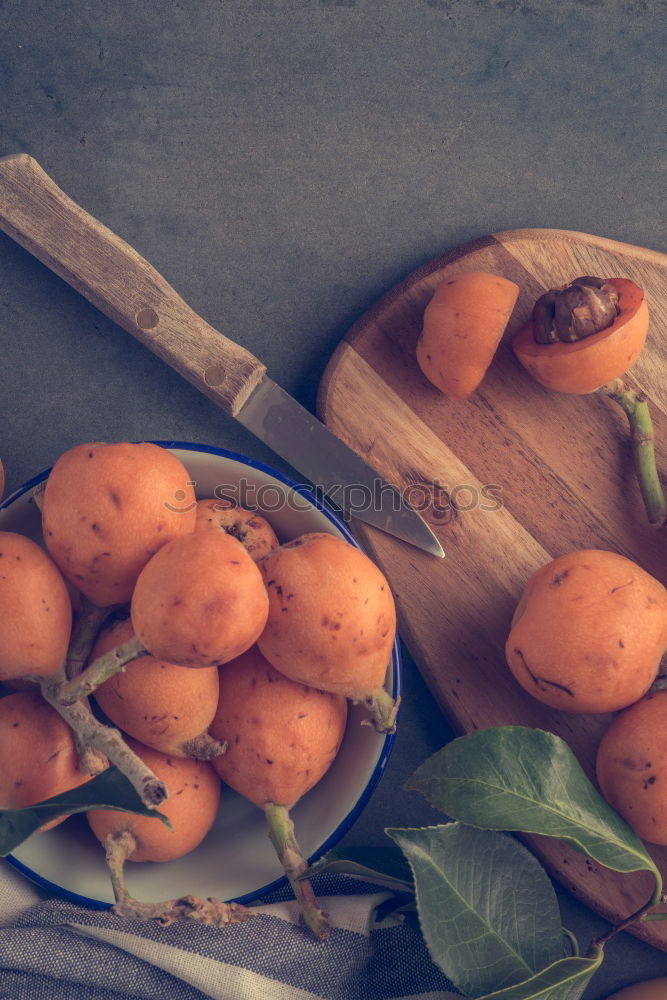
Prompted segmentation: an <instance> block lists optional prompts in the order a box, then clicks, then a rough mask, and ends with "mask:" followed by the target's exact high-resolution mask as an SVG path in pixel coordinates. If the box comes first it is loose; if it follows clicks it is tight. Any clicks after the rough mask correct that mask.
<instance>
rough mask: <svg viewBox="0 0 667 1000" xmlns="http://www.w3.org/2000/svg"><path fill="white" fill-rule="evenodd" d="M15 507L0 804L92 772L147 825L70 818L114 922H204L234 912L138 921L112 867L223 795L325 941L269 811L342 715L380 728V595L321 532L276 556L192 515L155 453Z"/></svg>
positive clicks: (99, 467)
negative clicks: (117, 789) (121, 792)
mask: <svg viewBox="0 0 667 1000" xmlns="http://www.w3.org/2000/svg"><path fill="white" fill-rule="evenodd" d="M175 496H177V497H179V498H182V501H181V502H179V503H178V505H173V504H172V503H171V502H170V501H171V500H172V498H173V497H175ZM35 499H36V501H38V506H39V508H40V510H41V524H42V538H43V546H42V545H40V544H38V543H37V542H35V541H33V540H32V539H31V538H29V537H27V536H25V535H23V534H20V533H16V532H12V531H0V617H1V618H2V623H3V627H2V630H1V632H0V681H1V682H2V684H3V685H4V686H5V688H6V689H8V690H9V693H6V694H5V695H4V697H2V698H0V760H2V762H3V767H2V769H1V772H0V773H1V777H0V806H2V807H3V808H8V809H19V808H23V807H25V806H29V805H32V804H34V803H37V802H42V801H44V800H45V799H48V798H50V797H52V796H54V795H57V794H60V793H62V792H65V791H68V790H71V789H73V788H75V787H77V786H80V785H82V784H83V783H85V782H87V781H89V780H90V778H91V777H93V776H94V775H96V774H99V773H101V772H102V771H103V770H105V769H106V768H108V767H109V766H110V765H114V766H115V767H117V768H118V770H120V771H121V772H122V773H123V774H124V775H125V776H126V777H127V778H128V780H129V781H130V782H131V784H132V785H133V786H134V789H135V790H136V792H137V793H138V794H139V796H140V798H141V800H142V802H143V804H144V805H145V806H146V807H148V808H150V809H156V808H157V807H159V811H160V812H161V813H162V815H163V816H165V817H166V818H167V820H168V821H169V823H168V825H167V824H164V823H162V822H160V821H159V820H158V819H156V818H155V817H153V816H150V815H139V814H136V813H130V812H126V811H120V810H116V809H93V810H90V811H88V812H87V814H86V816H87V820H88V824H89V826H90V829H91V830H92V833H93V834H94V835H95V836H96V837H97V838H98V840H99V841H100V842H101V843H102V844H103V846H104V849H105V856H106V860H107V866H108V869H109V874H110V877H111V883H112V887H113V891H114V896H115V899H116V906H115V910H116V912H117V913H120V914H122V915H127V916H132V917H149V918H158V919H160V920H161V921H162V922H163V923H169V922H171V921H172V920H174V919H178V918H180V917H184V916H186V917H192V918H194V919H198V920H202V921H205V922H209V923H216V924H222V923H227V922H231V921H237V920H241V919H245V917H246V916H248V915H249V911H247V910H245V908H244V907H242V906H240V905H238V904H228V903H224V902H222V901H219V900H213V899H206V900H200V899H197V898H195V897H185V898H181V899H179V900H168V901H165V902H164V903H161V904H148V903H141V902H139V901H138V900H135V899H133V898H132V897H131V896H130V894H129V892H128V890H127V887H126V885H125V879H124V874H123V869H124V864H125V862H126V861H133V862H145V861H153V862H163V861H170V860H174V859H177V858H180V857H182V856H184V855H186V854H187V853H189V852H190V851H192V850H194V848H196V847H197V846H198V845H199V844H200V843H201V841H202V840H203V838H204V837H205V836H206V834H207V833H208V832H209V831H210V830H211V828H212V826H213V824H214V822H215V820H216V817H217V815H218V810H219V809H220V808H224V802H223V803H222V806H221V791H222V789H223V786H228V787H230V788H232V789H234V790H235V791H236V792H238V793H239V794H240V795H242V796H244V797H245V798H247V799H248V800H249V801H250V802H252V803H254V804H255V805H256V806H258V807H259V808H260V809H262V810H263V811H264V812H265V814H266V818H267V822H268V832H269V836H270V838H271V841H272V843H273V845H274V847H275V849H276V852H277V854H278V856H279V858H280V860H281V862H282V864H283V867H284V870H285V873H286V874H287V876H288V878H289V880H290V883H291V885H292V888H293V890H294V893H295V896H296V898H297V900H298V903H299V907H300V912H301V916H302V919H303V920H304V922H305V923H306V924H307V926H308V927H309V928H310V929H311V930H312V932H313V933H314V934H315V935H316V936H317V937H318V938H320V939H324V938H326V937H327V935H328V933H329V923H328V920H327V917H326V914H325V913H324V912H323V911H322V910H321V909H320V907H319V906H318V904H317V901H316V899H315V896H314V893H313V890H312V887H311V885H310V883H309V882H308V880H307V879H303V878H302V877H300V876H302V875H303V873H304V871H305V870H306V868H307V865H306V862H305V859H304V858H303V856H302V854H301V851H300V849H299V845H298V842H297V840H296V836H295V831H294V826H293V823H292V820H291V818H290V810H291V809H292V807H293V806H294V805H295V804H296V803H297V802H298V801H299V800H300V799H301V798H302V797H303V796H304V795H305V794H306V792H308V791H309V790H310V789H311V788H313V786H314V785H315V784H316V783H317V782H318V781H319V780H320V779H321V778H322V777H323V775H324V774H325V773H326V772H327V770H328V769H329V767H330V766H331V764H332V762H333V761H334V759H335V757H336V755H337V753H338V751H339V748H340V745H341V742H342V740H343V736H344V733H345V728H346V722H347V715H348V704H349V702H350V701H351V702H354V703H361V704H363V705H364V706H365V707H366V709H367V716H368V717H367V719H365V720H364V721H367V722H368V723H369V724H372V725H374V726H375V728H376V729H377V731H378V732H382V733H387V732H392V731H393V730H394V729H395V723H396V714H397V709H398V704H397V701H394V700H393V699H392V697H391V696H390V695H389V694H388V693H387V691H386V690H385V687H384V684H385V678H386V673H387V668H388V665H389V663H390V660H391V656H392V651H393V646H394V641H395V636H396V612H395V605H394V599H393V596H392V593H391V590H390V588H389V585H388V583H387V581H386V579H385V577H384V576H383V574H382V573H381V571H380V570H379V569H378V568H377V566H376V565H375V564H374V563H373V562H372V561H371V560H370V559H369V558H368V557H367V556H366V555H365V554H364V553H363V552H362V551H361V550H360V549H358V548H357V547H355V546H354V545H353V544H351V543H350V542H347V541H345V540H344V539H343V538H341V537H339V536H337V535H334V534H328V533H321V532H317V533H315V532H312V533H308V534H303V535H300V536H299V537H297V538H293V539H291V540H289V541H287V542H285V543H284V544H280V541H279V539H278V537H277V536H276V534H275V532H274V530H273V528H272V527H271V525H270V523H269V522H268V521H267V520H266V519H265V518H264V517H263V516H262V515H261V514H260V513H258V512H257V511H250V510H245V509H244V508H242V507H240V506H238V505H237V504H235V503H234V502H232V501H230V500H224V499H218V498H206V497H204V498H200V499H198V498H197V497H196V496H195V493H194V488H193V483H192V482H191V480H190V474H189V473H188V471H187V469H186V468H185V466H184V465H183V463H182V462H181V461H180V459H179V458H178V457H177V456H176V455H174V454H173V453H172V452H170V451H169V450H168V449H166V448H164V447H161V446H159V445H156V444H151V443H139V444H130V443H125V442H121V443H112V444H103V443H90V444H83V445H79V446H77V447H74V448H72V449H70V450H69V451H67V452H65V453H64V454H63V455H61V457H60V458H59V459H58V461H57V462H56V463H55V465H54V466H53V469H52V470H51V472H50V474H49V476H48V478H47V481H46V485H45V487H44V488H43V489H42V490H41V493H40V494H39V496H38V497H37V495H36V497H35ZM223 794H224V793H223ZM65 818H66V817H62V819H57V820H55V823H58V822H62V821H63V820H64V819H65ZM55 823H51V824H48V826H53V825H55ZM46 828H47V827H46V826H45V827H43V829H46Z"/></svg>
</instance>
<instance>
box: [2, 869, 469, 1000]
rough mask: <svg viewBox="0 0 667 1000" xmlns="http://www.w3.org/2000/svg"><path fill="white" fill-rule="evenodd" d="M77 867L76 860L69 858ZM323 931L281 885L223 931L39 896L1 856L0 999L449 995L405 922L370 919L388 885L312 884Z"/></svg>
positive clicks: (300, 999)
mask: <svg viewBox="0 0 667 1000" xmlns="http://www.w3.org/2000/svg"><path fill="white" fill-rule="evenodd" d="M72 860H73V863H76V861H75V859H72ZM313 884H314V888H315V891H316V893H317V895H318V897H319V898H320V900H321V903H322V906H323V908H324V909H325V910H327V912H328V913H329V914H330V917H331V921H332V924H333V925H334V929H333V931H332V933H331V937H330V938H329V940H328V941H327V942H326V943H325V944H322V943H319V942H317V941H315V940H313V939H312V938H310V937H309V935H308V933H307V932H306V931H305V930H304V929H303V928H302V927H300V926H299V925H298V919H297V913H296V909H295V905H294V902H293V899H292V897H291V893H290V891H289V889H287V888H286V889H283V890H278V891H276V892H274V893H272V895H271V896H270V897H266V898H265V899H263V900H262V901H261V905H259V903H258V904H255V905H253V907H252V908H253V910H254V911H255V912H256V913H257V914H258V916H256V917H254V918H253V919H252V920H248V921H246V922H245V923H242V924H236V925H230V926H229V927H223V928H213V927H204V926H200V925H199V924H196V923H193V922H185V923H180V924H174V925H172V926H171V927H161V926H159V925H157V924H154V923H144V922H139V921H136V922H135V921H132V922H129V921H125V920H121V919H120V918H118V917H114V916H113V915H112V914H111V913H110V911H109V910H96V909H87V908H85V907H81V906H74V905H72V904H71V903H69V902H65V901H63V900H59V899H54V898H49V897H47V896H46V895H45V894H44V893H43V892H42V891H41V890H40V889H38V888H37V887H36V886H34V885H33V884H32V883H30V882H29V881H27V880H26V879H25V878H24V877H23V876H22V875H20V874H19V873H18V872H17V871H16V870H15V869H13V868H12V867H11V866H10V865H8V864H6V863H4V862H2V863H0V1000H126V998H128V997H132V998H135V997H136V998H141V1000H144V998H145V1000H170V998H172V997H174V998H178V1000H204V998H207V997H208V998H213V1000H443V998H447V997H455V996H457V995H458V994H456V993H455V992H453V991H452V986H451V984H450V983H448V981H447V980H446V979H445V977H444V976H443V975H442V973H441V972H440V971H439V970H438V968H437V967H436V966H435V965H434V964H433V962H432V961H431V959H430V957H429V955H428V952H427V951H426V948H425V946H424V943H423V940H422V938H421V935H420V933H419V930H418V929H417V928H416V927H415V926H414V925H413V923H412V922H411V921H409V920H408V921H402V920H400V919H397V918H394V917H389V918H386V919H384V920H383V921H381V922H379V923H378V922H376V921H375V920H374V911H375V907H376V906H377V904H378V903H380V902H382V901H383V900H384V899H386V898H388V897H389V895H390V894H389V893H387V892H386V891H385V890H383V889H382V887H380V886H377V885H370V884H368V883H364V882H359V881H357V880H355V879H352V878H349V877H347V876H344V875H328V874H323V875H320V876H318V877H316V879H315V880H314V883H313Z"/></svg>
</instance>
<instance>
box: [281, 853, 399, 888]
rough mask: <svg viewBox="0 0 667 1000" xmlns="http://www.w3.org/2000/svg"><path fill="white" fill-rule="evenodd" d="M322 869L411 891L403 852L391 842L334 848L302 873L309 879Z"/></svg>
mask: <svg viewBox="0 0 667 1000" xmlns="http://www.w3.org/2000/svg"><path fill="white" fill-rule="evenodd" d="M322 872H342V873H343V874H344V875H354V876H355V877H356V878H361V879H367V880H368V881H369V882H381V883H382V885H385V886H387V887H388V888H390V889H395V890H396V891H398V892H410V893H412V892H413V891H414V885H413V882H412V874H411V872H410V865H409V864H408V863H407V861H406V860H405V858H404V857H403V854H402V852H401V851H400V850H399V849H398V848H397V847H393V846H391V847H390V846H387V847H364V846H359V847H337V848H334V850H332V851H328V852H327V853H326V854H324V855H323V856H322V857H321V858H319V860H318V861H316V862H315V863H314V864H312V865H311V866H310V868H308V870H307V871H306V872H304V873H303V875H302V876H301V877H302V878H305V879H310V878H312V877H313V875H319V874H321V873H322Z"/></svg>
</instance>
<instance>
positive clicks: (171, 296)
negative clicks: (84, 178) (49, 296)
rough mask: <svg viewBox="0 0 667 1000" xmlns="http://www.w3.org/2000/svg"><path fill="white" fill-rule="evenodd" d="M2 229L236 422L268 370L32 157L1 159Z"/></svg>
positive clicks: (0, 208) (0, 204)
mask: <svg viewBox="0 0 667 1000" xmlns="http://www.w3.org/2000/svg"><path fill="white" fill-rule="evenodd" d="M0 181H1V183H0V228H2V229H3V230H4V231H5V232H6V233H7V235H8V236H11V237H12V239H14V240H16V242H17V243H20V244H21V246H22V247H24V248H25V249H26V250H28V251H29V252H30V253H31V254H33V256H35V257H37V258H38V259H39V260H41V261H42V263H43V264H46V266H47V267H48V268H50V269H51V270H52V271H55V272H56V274H58V275H60V277H61V278H63V279H64V280H65V281H67V282H68V284H70V285H72V286H73V287H74V288H76V289H77V291H79V292H80V293H81V294H82V295H83V296H84V297H85V298H87V299H88V301H89V302H92V304H93V305H94V306H96V307H97V308H98V309H99V310H100V311H101V312H103V313H104V314H105V315H106V316H109V317H110V318H111V319H112V320H114V322H116V323H118V325H119V326H122V327H123V329H124V330H127V331H128V333H131V334H132V335H133V336H134V337H136V338H137V340H140V341H141V342H142V343H143V344H144V345H145V346H146V347H148V348H149V349H150V350H151V351H153V352H154V353H155V354H157V355H158V357H160V358H162V359H163V360H164V361H166V362H167V364H169V365H171V367H172V368H175V369H176V371H178V372H179V373H180V374H181V375H183V376H184V378H186V379H187V380H188V381H189V382H191V383H192V384H193V385H194V386H196V387H197V389H199V390H200V391H201V392H202V393H204V394H205V395H206V396H208V397H209V398H210V399H212V400H213V401H214V402H216V403H217V404H218V405H219V406H221V407H222V409H224V410H225V411H226V412H227V413H230V414H231V415H232V416H236V414H237V413H238V411H239V410H240V409H241V407H242V406H243V404H244V402H245V401H246V399H247V398H248V396H249V395H250V393H251V392H252V390H253V389H254V388H255V387H256V386H257V385H258V384H259V382H261V380H262V378H263V377H264V374H265V372H266V367H265V366H264V365H263V364H262V363H261V362H260V361H258V359H257V358H255V357H254V356H253V355H252V354H251V353H250V352H249V351H246V350H245V348H243V347H241V346H240V345H238V344H235V343H234V342H233V341H231V340H229V339H228V338H227V337H225V336H224V335H223V334H222V333H220V332H219V331H218V330H215V329H214V328H213V327H212V326H209V325H208V323H206V322H205V321H204V320H203V319H202V318H201V316H198V315H197V313H195V312H194V310H192V309H191V308H190V307H189V306H188V305H187V303H186V302H185V301H184V300H183V299H182V298H181V297H180V295H179V294H178V293H177V292H176V291H175V290H174V289H173V288H172V287H171V285H170V284H169V283H168V282H167V281H166V280H165V279H164V278H163V277H162V275H161V274H159V273H158V271H156V270H155V268H154V267H153V266H152V265H151V264H149V263H148V261H146V260H144V258H143V257H141V256H140V254H138V253H137V252H136V250H133V249H132V247H130V246H129V245H128V244H127V243H125V242H124V240H122V239H121V238H120V237H119V236H116V234H115V233H113V232H112V231H111V230H110V229H108V228H107V227H106V226H104V225H103V224H102V223H101V222H99V221H98V220H97V219H95V218H93V216H92V215H89V214H88V213H87V212H86V211H85V210H84V209H83V208H81V206H80V205H77V204H76V202H74V201H72V199H71V198H69V197H68V196H67V195H66V194H65V192H64V191H62V190H61V189H60V188H59V187H58V185H57V184H55V183H54V181H52V180H51V178H50V177H49V176H48V174H46V173H45V172H44V170H42V168H41V167H40V165H39V164H38V163H37V161H36V160H34V159H33V158H32V157H31V156H28V155H27V154H25V153H18V154H16V155H13V156H5V157H1V158H0Z"/></svg>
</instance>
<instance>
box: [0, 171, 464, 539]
mask: <svg viewBox="0 0 667 1000" xmlns="http://www.w3.org/2000/svg"><path fill="white" fill-rule="evenodd" d="M0 229H2V230H3V231H4V232H5V233H7V235H8V236H10V237H11V238H12V239H14V240H16V242H17V243H20V245H21V246H22V247H24V248H25V249H26V250H28V252H29V253H31V254H33V256H35V257H37V258H38V259H39V260H40V261H41V262H42V263H43V264H45V265H46V266H47V267H48V268H50V269H51V270H52V271H55V273H56V274H57V275H59V276H60V277H61V278H63V279H64V280H65V281H66V282H68V284H70V285H72V286H73V287H74V288H76V290H77V291H78V292H80V293H81V294H82V295H83V296H84V297H85V298H86V299H88V301H89V302H91V303H92V304H93V305H94V306H96V307H97V308H98V309H99V310H100V311H101V312H103V313H104V314H105V315H106V316H109V317H110V318H111V319H112V320H114V322H116V323H117V324H118V325H119V326H121V327H122V328H123V329H124V330H127V331H128V333H131V334H132V336H134V337H136V338H137V340H139V341H141V343H142V344H144V345H145V346H146V347H148V348H149V350H151V351H153V353H154V354H156V355H157V356H158V357H159V358H161V359H162V360H163V361H165V362H166V363H167V364H168V365H170V366H171V367H172V368H174V369H175V370H176V371H177V372H179V374H181V375H182V376H184V378H186V379H187V380H188V381H189V382H191V383H192V384H193V385H194V386H196V388H197V389H199V390H200V392H203V393H204V395H206V396H208V398H209V399H212V400H213V402H214V403H217V405H218V406H220V407H221V408H222V409H223V410H224V411H225V412H226V413H228V414H229V415H230V416H232V417H235V418H236V419H237V420H238V421H239V422H240V423H241V424H243V426H244V427H247V428H248V430H250V431H252V433H253V434H255V436H256V437H258V438H259V439H260V440H262V441H263V442H264V443H265V444H267V445H268V446H269V447H270V448H271V449H272V450H273V451H275V452H276V453H277V454H278V455H280V456H281V457H282V458H283V459H285V461H286V462H288V463H289V464H290V465H291V466H292V467H293V468H294V469H297V470H298V471H299V472H300V473H301V474H302V475H304V476H305V477H306V478H307V479H308V480H309V481H310V482H311V483H313V484H314V485H315V486H318V487H319V488H320V489H321V490H322V492H323V493H324V494H325V495H327V496H329V497H330V498H331V499H332V500H334V502H336V503H337V505H338V506H342V507H343V508H344V509H346V512H347V513H353V514H354V516H355V517H357V518H359V519H360V520H361V521H365V522H367V523H368V524H371V525H373V526H374V527H376V528H380V529H382V530H383V531H386V532H388V533H389V534H390V535H394V536H395V537H397V538H400V539H402V540H403V541H405V542H409V543H410V544H412V545H415V546H417V547H418V548H421V549H424V550H425V551H426V552H429V553H431V554H432V555H436V556H444V552H443V550H442V547H441V545H440V543H439V542H438V540H437V538H436V537H435V535H434V534H433V532H432V531H431V529H430V528H429V526H428V525H427V524H426V522H425V521H424V520H423V519H422V518H421V517H420V516H419V514H418V513H417V511H415V509H414V508H413V507H411V506H410V505H409V504H408V503H407V502H406V501H405V500H404V498H403V497H402V495H401V493H400V491H399V490H398V489H397V488H396V487H395V486H391V485H389V484H388V483H386V482H385V481H384V480H383V479H382V478H381V477H380V476H379V475H378V474H377V473H376V472H375V470H374V469H372V468H371V467H370V466H369V465H367V464H366V462H364V461H363V459H361V458H360V457H359V455H357V454H356V452H354V451H353V450H352V449H351V448H349V447H348V446H347V445H346V444H345V443H344V442H343V441H341V440H340V438H337V437H336V436H335V435H334V434H332V433H331V431H329V430H328V429H327V428H326V427H325V426H324V424H322V423H321V422H320V421H319V420H317V419H316V418H315V417H314V416H313V415H312V414H311V413H310V412H309V411H308V410H306V409H305V407H303V406H301V405H300V404H299V403H297V402H296V400H295V399H293V398H292V397H291V396H290V395H288V393H286V392H285V391H284V390H283V389H281V388H280V386H279V385H277V384H276V383H275V382H274V381H272V379H270V378H269V377H268V375H267V374H266V367H265V365H263V364H262V363H261V361H259V360H258V359H257V358H255V357H254V356H253V355H252V354H251V353H250V352H249V351H247V350H246V349H245V348H244V347H242V346H240V345H239V344H236V343H234V342H233V341H231V340H229V339H228V338H227V337H225V336H224V334H222V333H220V332H219V331H218V330H215V329H214V328H213V327H212V326H209V324H208V323H206V322H205V320H203V319H202V318H201V316H198V315H197V313H195V312H194V311H193V310H192V309H191V308H190V307H189V306H188V305H187V304H186V303H185V302H184V300H183V299H182V298H181V297H180V295H179V294H178V293H177V292H176V291H175V290H174V289H173V288H172V287H171V285H169V284H168V282H167V281H166V280H165V279H164V278H163V277H162V275H161V274H159V273H158V272H157V271H156V270H155V268H154V267H153V266H152V265H151V264H149V263H148V262H147V261H146V260H144V258H143V257H141V256H140V255H139V254H138V253H137V252H136V250H133V249H132V247H130V246H129V245H128V244H127V243H125V242H124V240H122V239H120V237H119V236H116V235H115V233H112V232H111V230H110V229H108V228H107V227H106V226H104V225H103V224H102V223H101V222H99V221H98V220H97V219H95V218H93V216H91V215H89V214H88V212H86V211H85V210H84V209H83V208H81V206H80V205H77V204H76V202H74V201H72V199H71V198H70V197H69V196H68V195H66V194H65V192H64V191H62V190H61V189H60V188H59V187H58V186H57V184H56V183H55V182H54V181H53V180H52V179H51V178H50V177H49V176H48V174H47V173H45V171H44V170H43V169H42V168H41V167H40V165H39V164H38V163H37V161H36V160H34V159H33V158H32V157H31V156H29V155H27V154H26V153H17V154H13V155H10V156H4V157H0ZM350 487H354V490H355V491H356V493H357V495H358V496H359V497H360V498H362V497H363V498H364V503H363V504H362V505H361V507H359V505H355V506H354V508H353V509H351V505H350V504H349V502H347V503H346V499H347V498H348V497H349V496H350V491H349V488H350Z"/></svg>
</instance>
